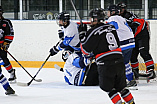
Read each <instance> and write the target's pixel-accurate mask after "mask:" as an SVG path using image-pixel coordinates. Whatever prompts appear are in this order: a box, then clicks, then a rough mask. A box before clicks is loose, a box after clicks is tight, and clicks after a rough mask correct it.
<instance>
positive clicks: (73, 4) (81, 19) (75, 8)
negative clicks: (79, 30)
mask: <svg viewBox="0 0 157 104" xmlns="http://www.w3.org/2000/svg"><path fill="white" fill-rule="evenodd" d="M70 2H71V5H72V6H73V9H74V11H75V13H76V15H77V17H78V19H79V21H80V23H81V25H82V24H83V23H82V19H81V18H80V16H79V14H78V12H77V10H76V8H75V5H74V3H73V1H72V0H70Z"/></svg>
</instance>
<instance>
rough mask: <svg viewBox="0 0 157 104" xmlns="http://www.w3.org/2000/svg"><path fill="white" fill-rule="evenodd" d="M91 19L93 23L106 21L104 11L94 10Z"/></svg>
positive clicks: (90, 14) (91, 12)
mask: <svg viewBox="0 0 157 104" xmlns="http://www.w3.org/2000/svg"><path fill="white" fill-rule="evenodd" d="M89 17H91V21H92V22H101V21H104V19H105V13H104V9H102V8H95V9H92V10H91V11H90V13H89Z"/></svg>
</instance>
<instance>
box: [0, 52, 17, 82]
mask: <svg viewBox="0 0 157 104" xmlns="http://www.w3.org/2000/svg"><path fill="white" fill-rule="evenodd" d="M0 56H1V58H2V60H3V62H4V65H3V66H4V67H5V68H6V70H7V71H8V72H9V73H10V78H9V79H8V80H9V81H13V80H15V79H16V75H15V69H13V67H12V65H11V63H10V61H9V59H8V58H7V52H6V51H3V50H0Z"/></svg>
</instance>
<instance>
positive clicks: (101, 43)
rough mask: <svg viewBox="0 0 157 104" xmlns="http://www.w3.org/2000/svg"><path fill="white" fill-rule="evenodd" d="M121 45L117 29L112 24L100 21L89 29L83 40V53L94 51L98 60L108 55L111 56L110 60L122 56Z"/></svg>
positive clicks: (87, 53)
mask: <svg viewBox="0 0 157 104" xmlns="http://www.w3.org/2000/svg"><path fill="white" fill-rule="evenodd" d="M119 47H120V43H119V38H118V36H117V32H116V29H115V27H114V26H113V25H110V24H104V23H100V24H97V25H95V26H94V27H92V28H91V29H89V30H88V31H87V33H86V36H85V38H84V39H83V40H81V51H82V52H83V54H85V55H89V54H91V53H93V54H94V56H95V58H96V61H98V60H101V59H102V58H103V57H107V56H111V57H110V58H109V59H110V60H112V59H115V58H116V57H119V56H120V57H121V54H122V52H121V49H120V48H119ZM119 54H120V55H119ZM112 56H113V57H112ZM106 59H107V58H106ZM107 60H108V59H107Z"/></svg>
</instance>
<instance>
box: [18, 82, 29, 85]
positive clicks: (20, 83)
mask: <svg viewBox="0 0 157 104" xmlns="http://www.w3.org/2000/svg"><path fill="white" fill-rule="evenodd" d="M17 85H18V86H28V83H22V82H17Z"/></svg>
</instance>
